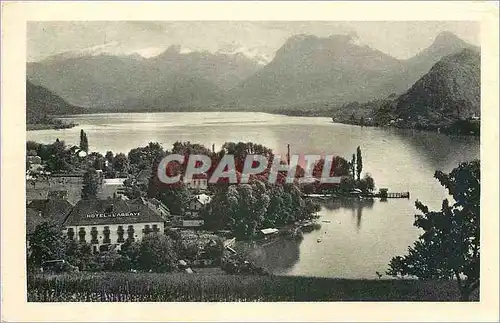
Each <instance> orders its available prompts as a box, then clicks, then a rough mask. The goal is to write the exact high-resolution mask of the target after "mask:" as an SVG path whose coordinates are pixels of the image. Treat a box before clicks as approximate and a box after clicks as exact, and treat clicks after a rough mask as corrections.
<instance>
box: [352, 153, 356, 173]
mask: <svg viewBox="0 0 500 323" xmlns="http://www.w3.org/2000/svg"><path fill="white" fill-rule="evenodd" d="M351 173H352V178H353V179H354V178H355V176H356V155H355V154H352V159H351Z"/></svg>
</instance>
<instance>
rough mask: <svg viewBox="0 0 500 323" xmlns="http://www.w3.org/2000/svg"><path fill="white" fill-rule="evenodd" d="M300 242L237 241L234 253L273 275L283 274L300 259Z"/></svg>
mask: <svg viewBox="0 0 500 323" xmlns="http://www.w3.org/2000/svg"><path fill="white" fill-rule="evenodd" d="M299 247H300V241H294V240H289V239H281V238H279V239H276V240H273V241H271V242H248V241H238V242H237V244H236V251H237V252H238V253H241V254H242V255H243V256H245V257H246V258H247V259H249V260H250V261H252V262H253V263H255V264H256V265H257V266H260V267H264V268H266V269H267V270H269V271H271V272H273V273H275V274H280V273H285V272H286V271H288V270H289V269H290V268H292V267H293V266H294V265H295V264H296V263H297V262H298V261H299V258H300V248H299Z"/></svg>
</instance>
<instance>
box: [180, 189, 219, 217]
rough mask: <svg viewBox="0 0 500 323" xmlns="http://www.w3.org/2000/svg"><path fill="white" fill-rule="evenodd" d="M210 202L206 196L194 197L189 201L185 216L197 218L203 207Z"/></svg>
mask: <svg viewBox="0 0 500 323" xmlns="http://www.w3.org/2000/svg"><path fill="white" fill-rule="evenodd" d="M211 200H212V197H211V196H210V195H207V194H198V195H195V196H194V198H193V199H191V201H189V207H188V210H186V212H185V213H186V215H188V216H192V217H195V216H198V215H199V213H200V211H201V209H203V207H205V205H207V204H208V203H210V201H211Z"/></svg>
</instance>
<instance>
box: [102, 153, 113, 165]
mask: <svg viewBox="0 0 500 323" xmlns="http://www.w3.org/2000/svg"><path fill="white" fill-rule="evenodd" d="M104 158H106V160H107V161H108V163H109V165H111V166H112V165H113V161H114V155H113V152H112V151H107V152H106V155H105V156H104Z"/></svg>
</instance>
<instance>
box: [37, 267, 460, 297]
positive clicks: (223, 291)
mask: <svg viewBox="0 0 500 323" xmlns="http://www.w3.org/2000/svg"><path fill="white" fill-rule="evenodd" d="M459 295H460V293H459V291H458V290H457V287H456V285H455V284H454V283H453V282H451V281H418V280H348V279H328V278H314V277H291V276H246V275H219V274H216V275H207V274H205V275H204V274H155V273H151V274H149V273H139V274H134V273H92V274H89V273H75V274H71V275H70V274H68V275H57V276H48V277H42V276H36V277H30V279H29V280H28V301H29V302H61V301H62V302H78V301H88V302H101V301H127V302H129V301H138V302H147V301H150V302H168V301H180V302H182V301H198V302H202V301H205V302H212V301H356V300H366V301H375V300H379V301H418V300H428V301H454V300H457V299H458V298H459Z"/></svg>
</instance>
